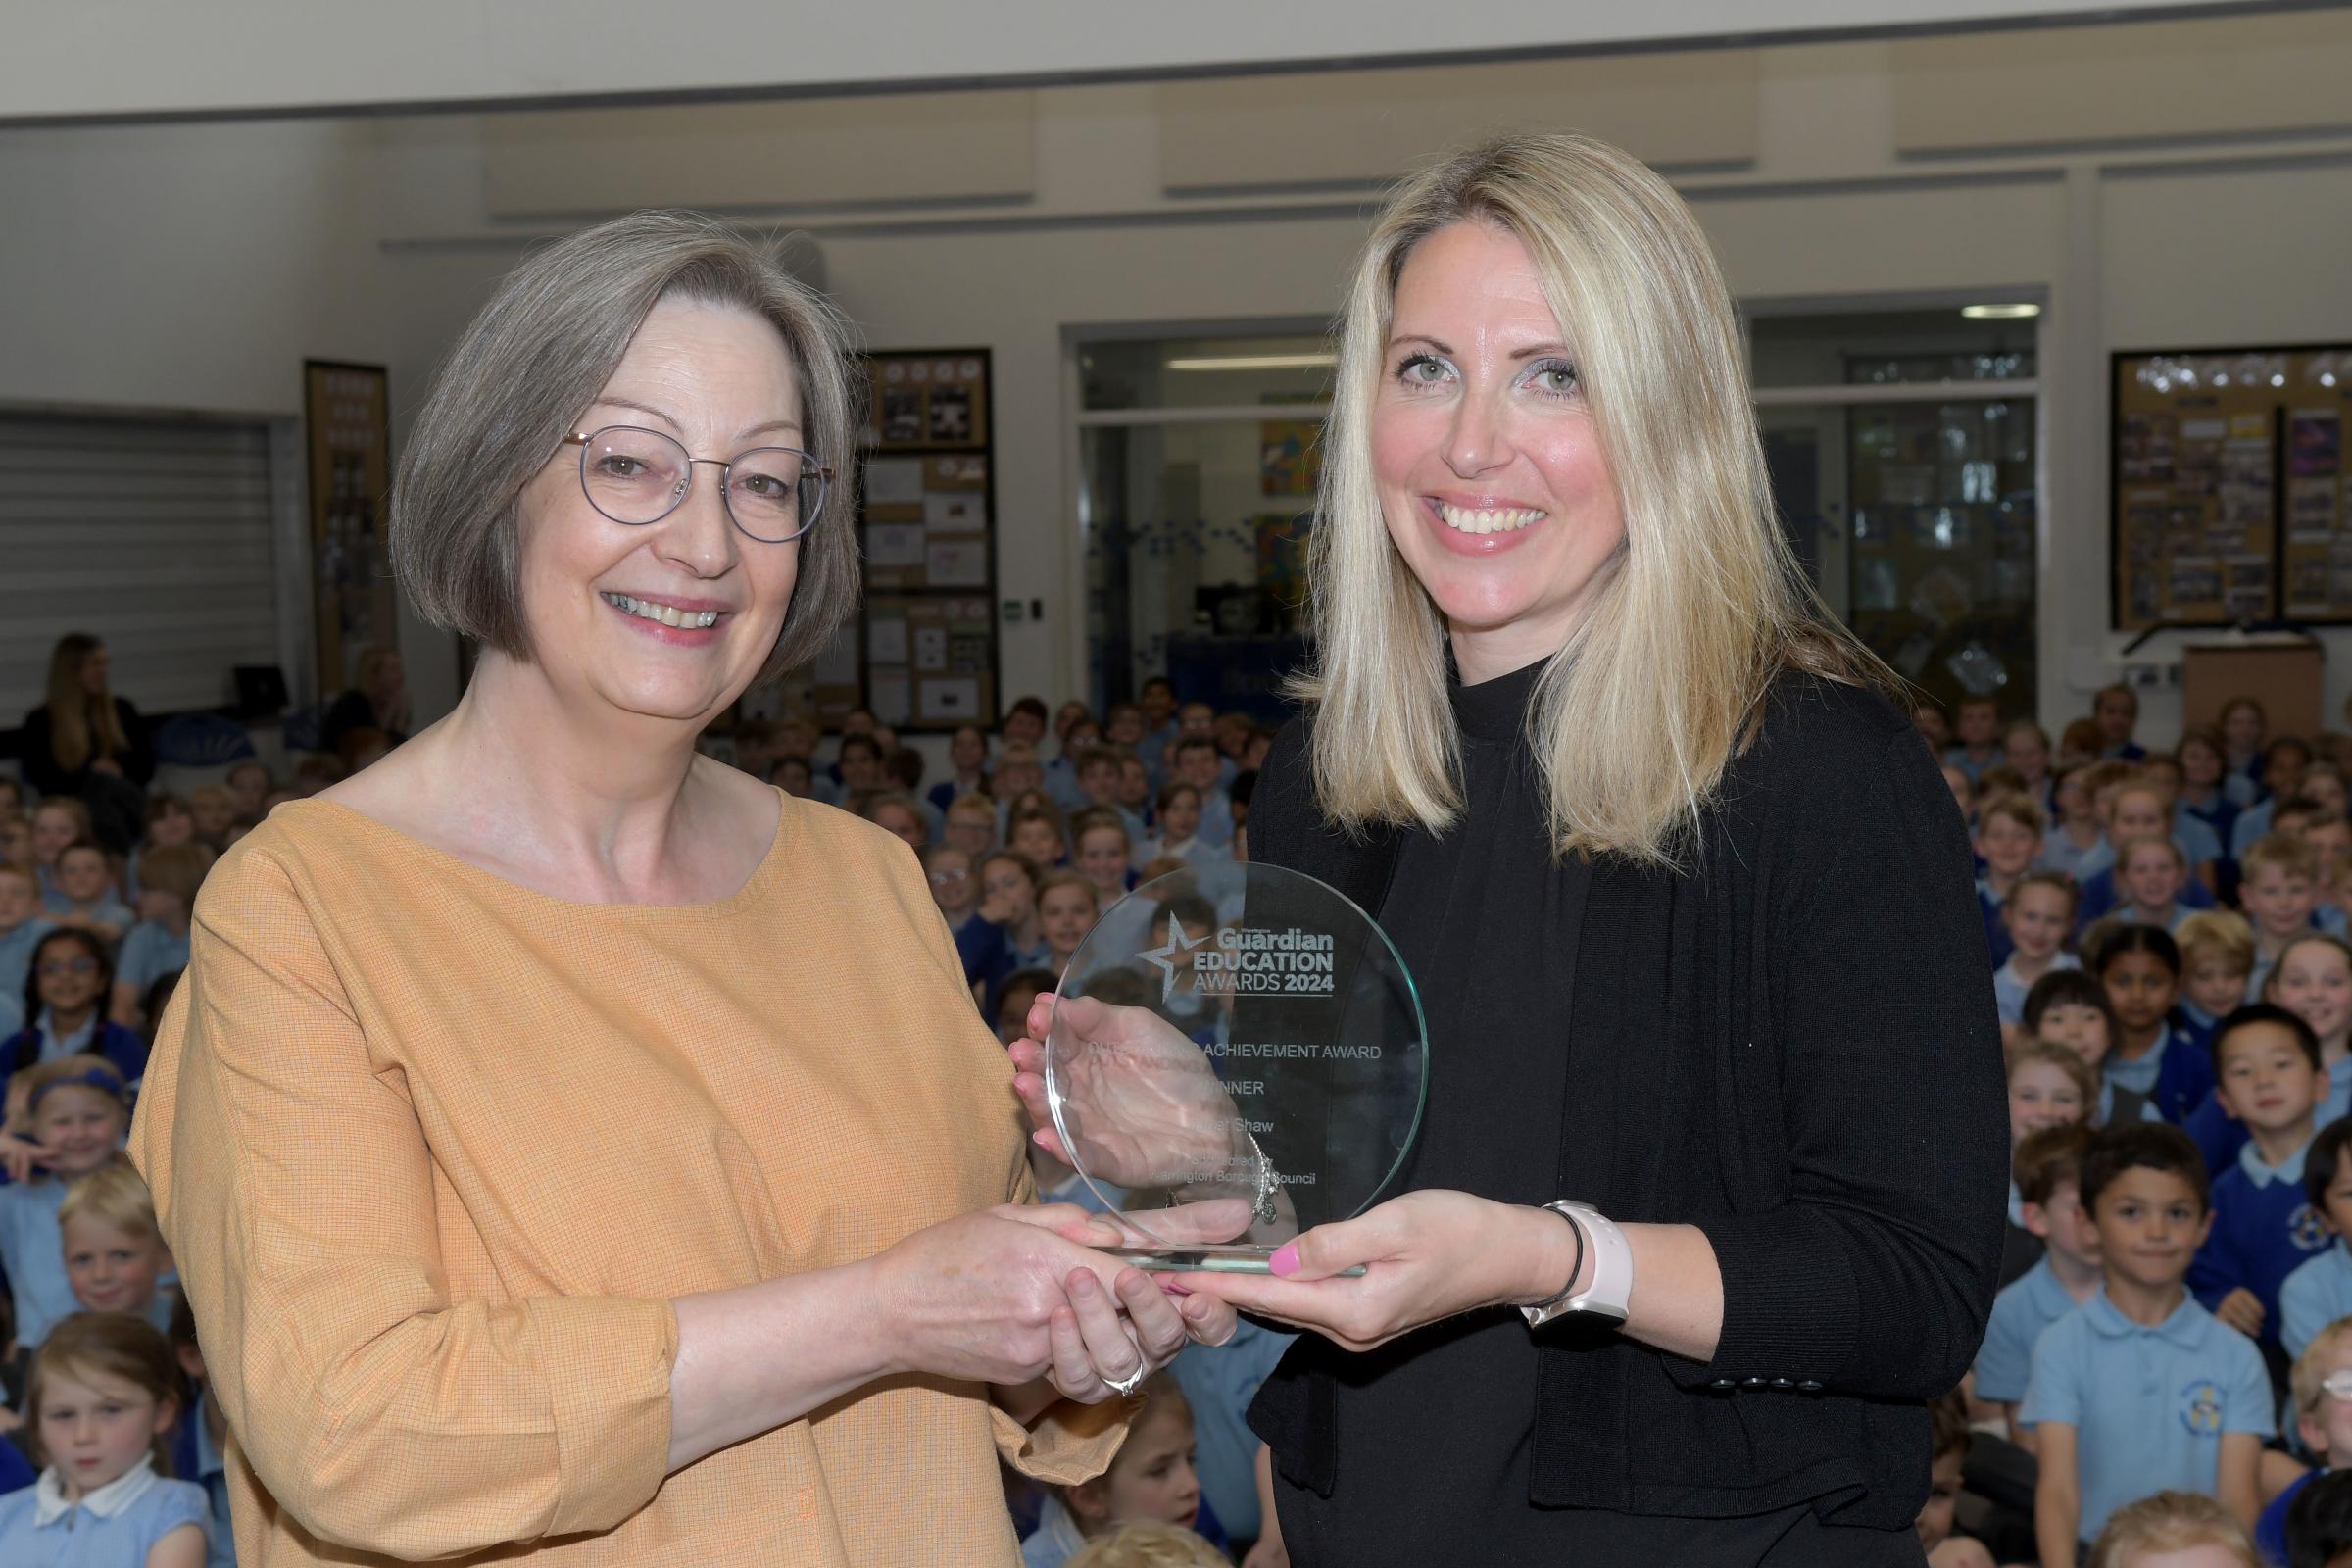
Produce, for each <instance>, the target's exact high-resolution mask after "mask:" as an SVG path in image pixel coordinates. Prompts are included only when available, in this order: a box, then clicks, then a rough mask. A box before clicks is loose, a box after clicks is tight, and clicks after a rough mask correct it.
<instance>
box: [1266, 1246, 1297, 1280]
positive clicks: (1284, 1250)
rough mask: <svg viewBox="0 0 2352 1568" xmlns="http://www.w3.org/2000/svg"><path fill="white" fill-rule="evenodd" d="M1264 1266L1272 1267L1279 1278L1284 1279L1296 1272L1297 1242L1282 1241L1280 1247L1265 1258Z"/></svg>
mask: <svg viewBox="0 0 2352 1568" xmlns="http://www.w3.org/2000/svg"><path fill="white" fill-rule="evenodd" d="M1266 1266H1267V1267H1268V1268H1270V1269H1272V1270H1273V1271H1274V1272H1275V1274H1276V1275H1277V1276H1278V1277H1279V1278H1282V1279H1286V1280H1287V1279H1289V1278H1290V1277H1291V1276H1292V1275H1294V1274H1296V1273H1298V1272H1299V1244H1298V1243H1297V1242H1285V1243H1283V1245H1282V1247H1281V1249H1280V1250H1277V1251H1276V1252H1275V1254H1274V1255H1273V1256H1272V1257H1271V1258H1269V1259H1267V1261H1266Z"/></svg>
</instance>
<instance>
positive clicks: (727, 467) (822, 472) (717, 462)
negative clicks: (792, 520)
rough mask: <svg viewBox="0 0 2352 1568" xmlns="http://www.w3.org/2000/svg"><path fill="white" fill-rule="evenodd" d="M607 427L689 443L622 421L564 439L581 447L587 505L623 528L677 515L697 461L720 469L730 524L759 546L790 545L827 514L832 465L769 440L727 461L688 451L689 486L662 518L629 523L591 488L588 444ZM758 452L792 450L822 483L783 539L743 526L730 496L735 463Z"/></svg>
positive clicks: (722, 505)
mask: <svg viewBox="0 0 2352 1568" xmlns="http://www.w3.org/2000/svg"><path fill="white" fill-rule="evenodd" d="M608 430H634V431H636V432H637V433H638V434H639V435H652V436H660V437H661V438H662V440H664V441H667V442H668V443H669V444H670V445H672V446H674V447H676V448H677V449H678V450H679V451H680V452H686V443H685V442H683V441H680V440H679V439H678V438H677V437H676V436H674V435H670V434H668V433H667V432H665V431H662V430H654V429H649V428H647V427H646V426H645V425H642V424H622V423H613V424H600V425H598V426H597V427H596V428H595V429H593V430H584V431H581V432H579V433H577V434H574V435H567V436H565V437H564V445H565V446H567V447H578V448H579V449H580V494H581V495H583V496H585V497H587V499H588V504H589V505H590V506H592V507H596V515H598V516H600V517H604V518H606V519H608V520H610V521H613V522H617V523H619V524H620V525H621V526H622V527H623V528H651V527H652V526H653V525H654V524H655V523H657V522H662V521H665V520H667V519H668V518H669V517H671V516H674V515H676V514H677V510H678V509H679V508H680V507H682V506H684V505H685V504H686V503H687V502H688V501H690V500H692V499H693V497H694V466H695V465H696V464H698V463H707V464H709V465H710V466H712V467H714V468H716V469H718V470H719V474H718V507H719V510H720V511H721V512H724V513H725V514H726V515H727V523H728V525H729V526H730V527H732V528H733V529H734V530H735V531H736V532H737V533H739V534H742V535H743V536H744V537H745V538H746V539H749V540H750V541H751V542H752V543H754V544H756V545H788V544H791V543H792V542H793V541H794V540H796V539H803V538H806V537H808V534H809V529H811V528H813V527H815V526H816V524H817V521H818V519H819V518H821V517H822V516H823V515H824V510H825V503H826V502H827V501H829V500H831V499H832V497H833V480H834V477H835V475H834V471H833V469H832V467H831V466H829V465H827V464H823V463H819V462H817V459H816V454H815V453H813V452H804V451H802V450H801V449H800V448H799V447H787V446H779V445H775V444H773V443H766V444H762V445H760V446H756V447H745V448H744V449H743V450H742V451H741V452H738V453H736V454H735V455H734V456H733V457H731V458H727V459H724V460H721V459H718V458H698V457H696V456H695V455H694V454H693V453H691V452H686V488H685V489H684V490H681V491H680V492H678V498H677V500H675V501H672V502H671V503H670V504H669V506H668V507H667V509H666V510H664V511H663V512H662V515H661V516H659V517H648V518H647V519H646V520H645V521H643V522H629V521H627V520H625V519H623V518H620V517H615V516H613V514H611V513H610V512H607V511H606V510H605V509H604V508H602V507H597V506H596V494H595V492H594V491H592V490H590V489H589V488H588V449H589V445H590V443H592V442H594V441H595V440H596V438H597V437H598V436H600V435H603V434H604V433H605V432H606V431H608ZM755 452H789V453H791V454H792V455H793V456H794V457H796V458H799V459H800V460H801V461H802V462H803V463H806V464H808V465H809V466H810V467H811V468H812V470H813V471H814V472H815V474H816V476H817V479H818V480H819V481H820V482H821V483H822V485H823V488H822V489H821V490H819V491H818V492H817V496H816V505H815V506H814V507H813V508H811V509H810V514H811V515H810V516H809V519H808V521H806V522H804V523H802V524H801V526H800V530H799V531H798V532H797V533H788V534H786V535H785V536H784V537H783V538H781V539H762V538H760V536H759V535H758V534H756V533H754V532H752V530H751V529H749V528H746V527H745V526H744V525H743V519H742V518H740V517H738V516H736V515H735V507H734V504H733V503H732V502H730V501H729V500H728V499H727V480H728V478H729V476H730V475H732V474H733V472H734V471H735V465H737V464H738V463H741V462H742V461H743V460H744V459H746V458H748V457H750V456H751V455H752V454H753V453H755Z"/></svg>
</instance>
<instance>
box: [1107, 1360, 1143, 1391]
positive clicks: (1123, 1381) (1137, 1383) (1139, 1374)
mask: <svg viewBox="0 0 2352 1568" xmlns="http://www.w3.org/2000/svg"><path fill="white" fill-rule="evenodd" d="M1151 1370H1152V1365H1151V1363H1150V1362H1148V1361H1146V1362H1139V1363H1138V1364H1137V1366H1136V1369H1135V1370H1134V1371H1132V1372H1130V1373H1128V1374H1127V1375H1126V1376H1125V1377H1123V1378H1113V1377H1106V1378H1104V1379H1103V1383H1105V1384H1106V1385H1108V1386H1109V1387H1110V1388H1112V1389H1115V1390H1117V1391H1118V1392H1119V1393H1120V1394H1123V1395H1132V1394H1134V1393H1135V1391H1136V1390H1138V1389H1140V1388H1142V1387H1143V1386H1144V1378H1145V1376H1146V1375H1147V1374H1149V1373H1150V1372H1151Z"/></svg>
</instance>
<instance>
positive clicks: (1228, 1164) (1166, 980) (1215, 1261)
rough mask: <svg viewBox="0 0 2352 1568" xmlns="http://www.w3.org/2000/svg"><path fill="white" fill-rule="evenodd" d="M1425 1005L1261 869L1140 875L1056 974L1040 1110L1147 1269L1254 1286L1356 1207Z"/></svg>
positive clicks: (1400, 975) (1347, 930) (1327, 913)
mask: <svg viewBox="0 0 2352 1568" xmlns="http://www.w3.org/2000/svg"><path fill="white" fill-rule="evenodd" d="M1427 1039H1428V1036H1427V1030H1426V1028H1425V1026H1424V1024H1423V1021H1422V1016H1421V1002H1420V998H1419V996H1418V994H1417V993H1416V992H1415V990H1414V987H1413V981H1412V976H1411V975H1409V974H1408V973H1406V971H1405V967H1404V960H1403V959H1402V958H1400V957H1399V956H1397V949H1396V947H1395V946H1394V945H1393V944H1391V943H1390V941H1389V939H1388V936H1387V934H1386V933H1385V932H1383V931H1382V930H1381V929H1380V927H1379V926H1378V925H1377V924H1376V923H1374V921H1373V919H1372V917H1371V916H1370V915H1368V914H1366V913H1365V912H1364V911H1363V910H1362V909H1360V908H1358V907H1356V906H1355V905H1354V904H1353V903H1352V902H1351V901H1350V900H1348V897H1347V896H1346V895H1345V894H1342V893H1341V892H1340V891H1339V890H1338V889H1336V888H1333V887H1331V886H1329V885H1328V884H1326V883H1323V882H1319V881H1317V880H1316V879H1315V878H1313V877H1310V876H1306V875H1303V874H1301V873H1299V872H1297V871H1288V870H1284V869H1283V868H1281V867H1280V866H1272V865H1253V864H1251V865H1244V864H1231V865H1215V866H1199V867H1192V868H1188V869H1186V870H1183V871H1176V872H1172V873H1170V874H1169V875H1166V876H1162V877H1156V878H1154V879H1153V880H1152V881H1150V882H1147V883H1145V884H1144V885H1143V886H1141V887H1139V888H1137V889H1136V890H1135V891H1134V892H1132V893H1130V894H1128V895H1127V897H1125V898H1124V899H1121V900H1120V901H1119V902H1118V903H1117V904H1114V905H1112V906H1111V907H1110V908H1109V910H1108V911H1107V912H1105V913H1104V914H1103V917H1102V918H1101V919H1100V920H1099V921H1097V922H1096V925H1095V928H1094V930H1092V931H1091V932H1089V933H1088V934H1087V938H1086V940H1085V942H1083V943H1082V944H1080V946H1079V948H1078V951H1077V953H1075V954H1074V955H1072V956H1071V958H1070V962H1069V967H1068V968H1067V969H1066V970H1065V971H1064V973H1063V975H1062V980H1061V990H1060V994H1059V997H1058V999H1057V1001H1056V1002H1055V1004H1054V1024H1053V1027H1052V1028H1051V1029H1050V1030H1049V1031H1048V1032H1047V1040H1046V1071H1045V1079H1046V1103H1047V1106H1048V1108H1049V1109H1050V1110H1051V1111H1052V1113H1053V1117H1054V1130H1055V1131H1056V1132H1057V1133H1059V1134H1060V1137H1061V1142H1062V1146H1063V1148H1064V1149H1066V1150H1067V1151H1068V1152H1069V1154H1070V1159H1071V1163H1072V1164H1073V1165H1074V1166H1075V1167H1076V1168H1077V1171H1078V1174H1079V1175H1080V1176H1081V1177H1083V1178H1084V1179H1085V1181H1086V1184H1087V1186H1088V1187H1089V1188H1090V1189H1092V1191H1093V1192H1094V1194H1095V1196H1096V1197H1097V1198H1098V1199H1099V1200H1100V1201H1102V1202H1103V1204H1104V1205H1105V1206H1106V1208H1107V1210H1108V1213H1109V1217H1110V1218H1111V1219H1112V1220H1113V1221H1114V1222H1115V1223H1116V1224H1118V1225H1119V1227H1120V1228H1121V1229H1122V1230H1123V1231H1125V1232H1127V1233H1128V1237H1129V1243H1130V1245H1128V1246H1126V1247H1122V1248H1118V1249H1114V1250H1115V1251H1117V1252H1118V1253H1119V1255H1121V1256H1123V1257H1126V1258H1128V1259H1130V1260H1132V1261H1134V1262H1136V1263H1138V1264H1141V1265H1142V1266H1144V1267H1146V1268H1158V1269H1227V1270H1236V1271H1244V1272H1264V1271H1266V1269H1267V1266H1268V1260H1269V1259H1270V1258H1271V1257H1272V1255H1273V1253H1274V1251H1275V1250H1276V1249H1278V1248H1280V1247H1281V1246H1282V1245H1283V1243H1285V1242H1287V1241H1289V1240H1291V1238H1293V1237H1295V1236H1297V1235H1298V1234H1299V1232H1300V1231H1302V1230H1306V1229H1309V1228H1310V1227H1313V1226H1316V1225H1320V1224H1324V1223H1326V1222H1328V1221H1332V1220H1341V1219H1347V1218H1348V1217H1350V1216H1352V1215H1354V1214H1357V1213H1360V1212H1361V1211H1362V1210H1363V1209H1365V1208H1367V1207H1369V1206H1370V1205H1371V1204H1372V1202H1373V1201H1374V1200H1375V1199H1376V1198H1378V1197H1379V1196H1380V1194H1381V1191H1382V1189H1383V1188H1385V1187H1387V1186H1388V1184H1389V1183H1390V1182H1391V1181H1392V1180H1393V1179H1395V1177H1396V1175H1397V1171H1398V1170H1399V1169H1400V1168H1401V1167H1402V1165H1403V1163H1404V1156H1405V1152H1406V1151H1407V1150H1408V1149H1409V1148H1410V1147H1411V1145H1412V1141H1413V1135H1414V1133H1415V1132H1416V1131H1417V1130H1418V1129H1419V1127H1420V1123H1421V1106H1422V1102H1423V1099H1424V1096H1425V1093H1426V1090H1427V1086H1428V1081H1429V1052H1428V1044H1427Z"/></svg>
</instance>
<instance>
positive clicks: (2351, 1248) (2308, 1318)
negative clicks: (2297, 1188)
mask: <svg viewBox="0 0 2352 1568" xmlns="http://www.w3.org/2000/svg"><path fill="white" fill-rule="evenodd" d="M2347 1156H2352V1120H2346V1121H2335V1122H2330V1123H2328V1124H2327V1126H2325V1127H2323V1128H2321V1129H2320V1136H2319V1137H2317V1138H2315V1139H2313V1140H2312V1141H2311V1149H2310V1151H2309V1152H2306V1153H2305V1154H2304V1156H2303V1191H2304V1195H2305V1196H2306V1197H2307V1198H2309V1199H2310V1200H2311V1206H2312V1207H2313V1208H2314V1209H2315V1210H2317V1211H2318V1212H2319V1214H2320V1217H2321V1218H2322V1219H2323V1220H2324V1221H2325V1222H2326V1224H2327V1231H2328V1234H2329V1235H2331V1236H2333V1237H2334V1238H2335V1241H2334V1245H2332V1246H2330V1247H2329V1248H2327V1250H2325V1251H2322V1252H2320V1253H2318V1254H2316V1255H2315V1256H2313V1257H2312V1258H2311V1259H2310V1260H2308V1261H2307V1262H2305V1263H2304V1264H2303V1265H2302V1266H2301V1267H2300V1268H2298V1269H2296V1270H2295V1271H2294V1272H2293V1273H2292V1274H2289V1275H2288V1276H2287V1277H2286V1282H2285V1283H2284V1284H2282V1285H2280V1286H2279V1287H2278V1340H2279V1343H2280V1344H2281V1345H2282V1346H2284V1347H2285V1348H2286V1353H2287V1354H2288V1355H2290V1356H2295V1357H2300V1356H2301V1355H2302V1354H2303V1352H2304V1351H2305V1350H2306V1349H2308V1348H2310V1347H2311V1342H2312V1339H2313V1337H2314V1336H2316V1335H2317V1334H2318V1333H2319V1332H2320V1330H2322V1329H2324V1328H2326V1327H2327V1325H2328V1324H2330V1323H2332V1322H2334V1321H2335V1320H2336V1319H2337V1318H2339V1317H2346V1316H2352V1240H2347V1238H2352V1157H2347Z"/></svg>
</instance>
